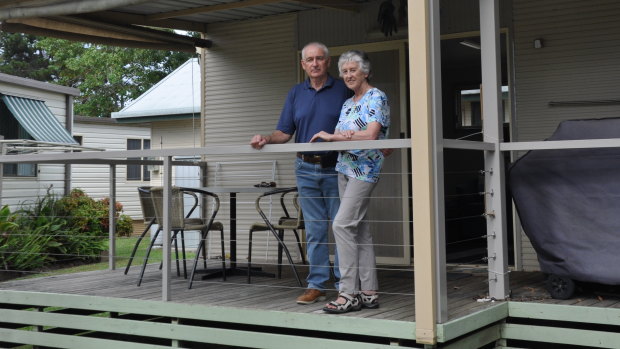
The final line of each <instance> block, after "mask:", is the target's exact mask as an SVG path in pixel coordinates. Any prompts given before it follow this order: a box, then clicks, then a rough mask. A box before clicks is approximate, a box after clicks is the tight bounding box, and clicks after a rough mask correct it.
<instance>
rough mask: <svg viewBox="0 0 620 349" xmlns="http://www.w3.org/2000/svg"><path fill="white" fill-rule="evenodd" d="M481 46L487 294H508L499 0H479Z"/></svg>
mask: <svg viewBox="0 0 620 349" xmlns="http://www.w3.org/2000/svg"><path fill="white" fill-rule="evenodd" d="M480 47H481V54H480V55H481V64H482V91H481V100H482V115H483V116H484V122H483V128H482V130H483V134H484V141H485V142H488V143H493V144H495V149H494V150H491V151H485V155H484V166H485V183H484V184H485V193H486V195H485V216H486V221H487V252H488V268H489V270H488V273H489V297H492V298H495V299H505V298H506V297H508V292H509V291H508V290H509V282H508V246H507V241H508V239H507V229H506V203H505V202H504V201H505V190H504V157H503V154H502V152H501V151H500V143H501V142H502V141H503V122H504V120H503V113H502V111H503V108H502V94H501V93H502V92H501V87H502V80H501V78H502V77H501V56H500V44H499V1H498V0H480Z"/></svg>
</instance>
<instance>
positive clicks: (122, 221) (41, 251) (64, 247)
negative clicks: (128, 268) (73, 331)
mask: <svg viewBox="0 0 620 349" xmlns="http://www.w3.org/2000/svg"><path fill="white" fill-rule="evenodd" d="M108 203H109V199H103V200H94V199H92V198H90V197H88V196H87V195H86V194H85V193H84V192H83V191H82V190H79V189H74V190H73V191H71V193H70V195H68V196H66V197H63V198H60V199H58V198H57V197H56V196H55V195H54V194H51V193H49V192H48V194H47V195H45V196H44V197H42V198H38V199H36V200H35V201H34V202H32V203H30V204H27V203H23V204H22V205H21V207H20V209H19V210H17V211H16V212H14V213H10V211H9V209H8V207H4V208H2V209H1V210H0V234H1V235H0V263H1V265H2V267H4V269H6V270H20V271H24V270H33V269H37V268H40V267H42V266H45V265H47V264H50V263H55V262H61V261H67V260H85V261H94V260H96V259H98V258H99V255H100V254H101V252H102V251H104V250H105V249H106V248H107V244H106V239H107V237H108V225H109V210H108V209H109V206H108ZM115 205H116V209H117V210H118V212H120V211H121V210H122V207H123V206H122V205H121V204H120V203H118V202H117V203H115ZM117 221H118V222H119V224H117V230H119V231H120V232H122V233H123V234H127V235H129V234H130V233H127V224H128V223H129V226H130V228H129V229H132V228H133V227H132V225H131V218H129V217H128V216H126V215H120V214H119V216H118V218H117ZM119 226H120V227H121V228H120V229H119V228H118V227H119Z"/></svg>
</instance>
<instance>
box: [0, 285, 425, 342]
mask: <svg viewBox="0 0 620 349" xmlns="http://www.w3.org/2000/svg"><path fill="white" fill-rule="evenodd" d="M0 303H9V304H22V305H29V306H38V307H62V308H76V309H86V310H97V311H109V312H118V313H135V314H144V315H153V316H162V317H173V318H185V319H194V320H204V321H217V322H226V323H235V324H247V325H257V326H273V327H279V328H290V329H299V330H307V329H310V330H323V331H330V332H336V333H346V334H352V335H363V336H374V337H383V338H394V339H405V340H415V323H414V322H407V321H395V320H383V319H366V318H354V317H347V316H333V315H328V314H306V313H291V312H282V311H272V310H259V309H243V308H234V307H221V306H207V305H202V304H180V303H172V302H161V301H147V300H135V299H124V298H110V297H94V296H83V295H68V294H55V293H40V292H25V291H9V290H0Z"/></svg>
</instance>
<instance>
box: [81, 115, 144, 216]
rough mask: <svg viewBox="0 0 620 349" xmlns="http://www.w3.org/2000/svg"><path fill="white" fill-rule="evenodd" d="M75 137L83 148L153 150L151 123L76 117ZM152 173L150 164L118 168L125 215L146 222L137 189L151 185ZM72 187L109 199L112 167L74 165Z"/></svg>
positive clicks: (118, 192) (117, 176)
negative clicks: (123, 122) (124, 122)
mask: <svg viewBox="0 0 620 349" xmlns="http://www.w3.org/2000/svg"><path fill="white" fill-rule="evenodd" d="M73 137H74V138H75V139H76V140H77V141H78V142H79V144H80V145H82V146H84V147H89V148H98V149H102V150H109V151H123V150H135V149H150V142H151V129H150V127H149V125H148V123H147V124H142V123H137V124H122V123H118V122H116V120H114V119H111V118H93V117H83V116H75V117H74V118H73ZM150 176H151V171H149V168H148V166H147V165H137V164H129V165H119V166H117V168H116V178H117V192H116V195H117V196H116V201H118V202H120V203H122V204H123V213H124V214H126V215H129V216H130V217H131V218H132V219H133V220H140V221H141V220H142V218H143V217H142V211H141V209H140V203H139V201H138V196H137V193H136V187H137V186H142V185H149V183H150V179H151V177H150ZM71 188H79V189H82V190H84V192H85V193H86V194H88V196H90V197H92V198H93V199H103V198H104V197H108V196H109V195H110V194H109V188H110V168H109V166H108V165H81V164H76V165H71Z"/></svg>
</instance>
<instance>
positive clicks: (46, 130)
mask: <svg viewBox="0 0 620 349" xmlns="http://www.w3.org/2000/svg"><path fill="white" fill-rule="evenodd" d="M2 100H3V101H4V103H5V104H6V106H7V107H8V108H9V110H10V111H11V114H13V116H14V117H15V119H17V122H19V124H20V125H21V126H22V127H23V128H24V129H25V130H26V132H28V134H29V135H30V136H32V138H34V139H35V140H37V141H42V142H49V143H61V144H77V142H76V141H75V140H74V139H73V137H71V135H70V134H69V132H68V131H67V130H66V129H65V128H64V127H62V125H61V124H60V123H59V122H58V120H57V119H56V116H54V114H53V113H52V111H51V110H49V108H48V107H47V105H45V102H43V101H37V100H34V99H29V98H22V97H15V96H8V95H3V96H2Z"/></svg>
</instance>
